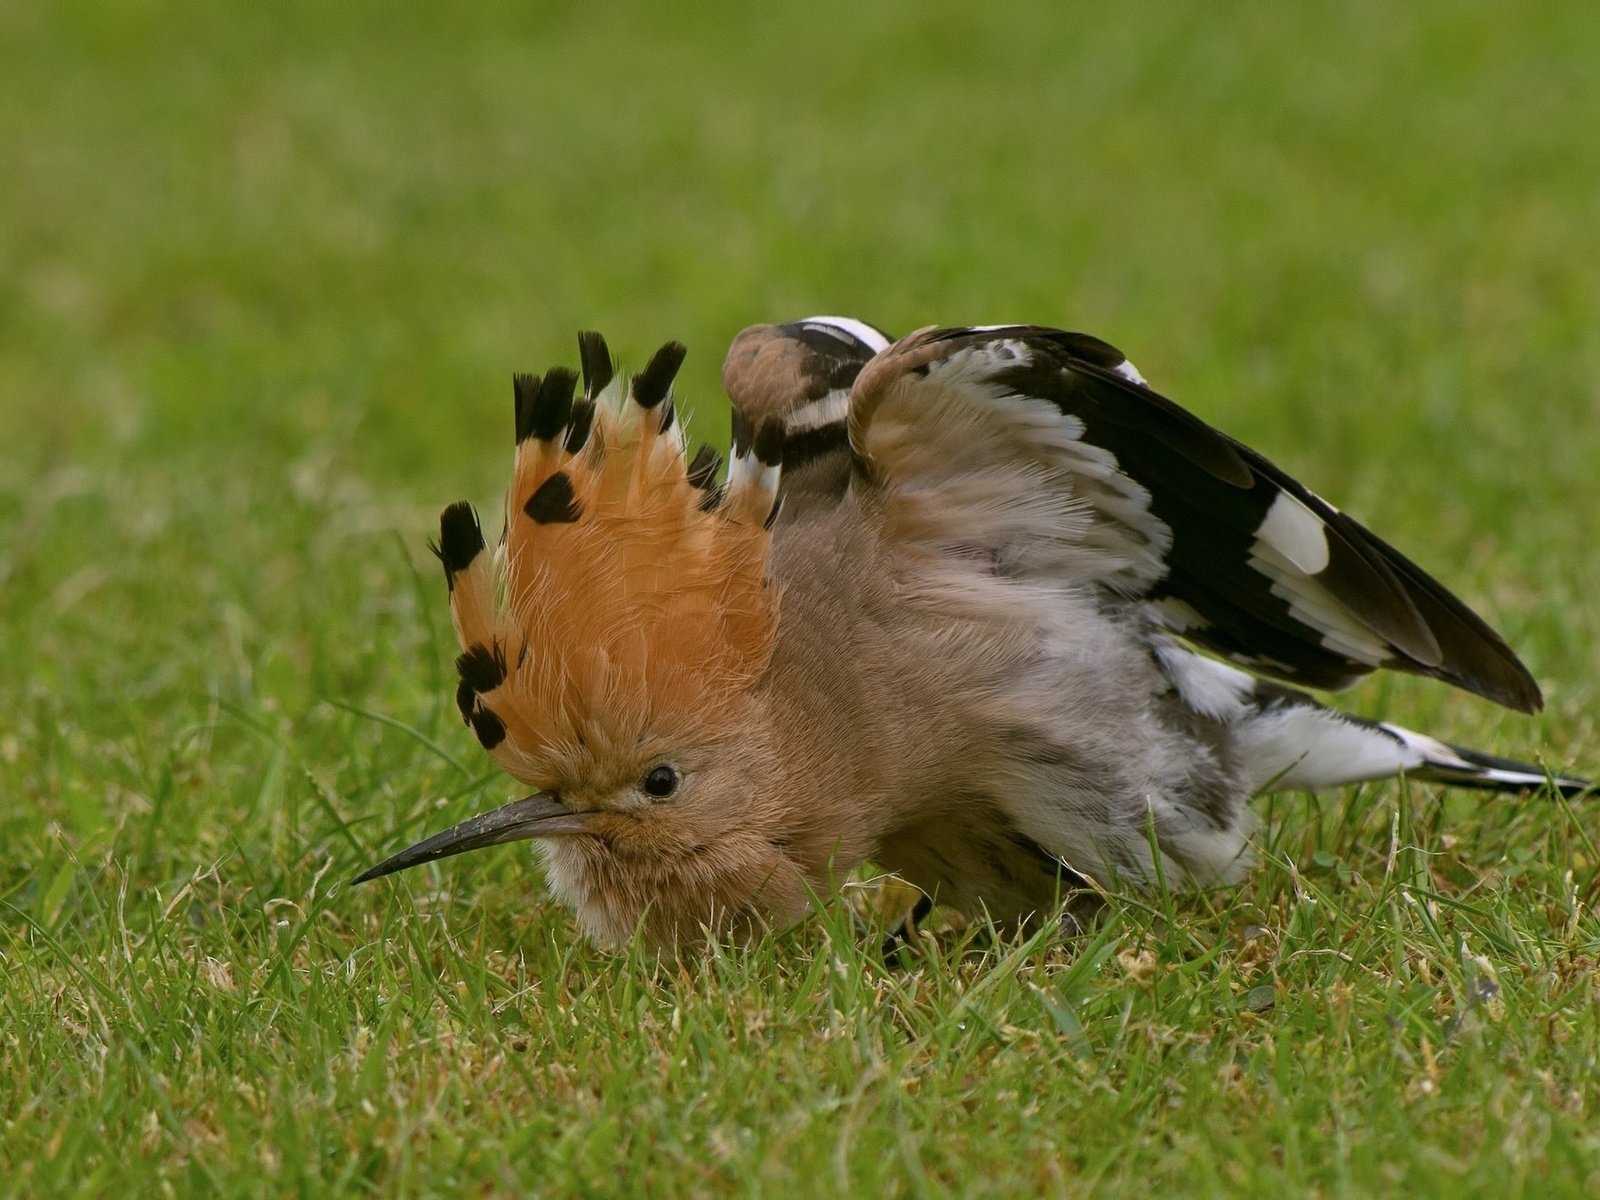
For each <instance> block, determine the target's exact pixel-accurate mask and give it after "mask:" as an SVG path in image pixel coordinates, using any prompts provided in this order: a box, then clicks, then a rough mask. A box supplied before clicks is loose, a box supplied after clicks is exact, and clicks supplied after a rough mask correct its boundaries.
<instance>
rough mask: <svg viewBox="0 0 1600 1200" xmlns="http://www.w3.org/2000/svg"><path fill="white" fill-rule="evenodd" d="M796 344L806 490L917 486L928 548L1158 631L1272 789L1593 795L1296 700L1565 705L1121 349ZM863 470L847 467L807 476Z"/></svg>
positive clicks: (1397, 558) (1422, 577)
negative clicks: (1382, 786)
mask: <svg viewBox="0 0 1600 1200" xmlns="http://www.w3.org/2000/svg"><path fill="white" fill-rule="evenodd" d="M775 332H776V333H777V334H778V335H780V336H782V337H785V338H787V339H789V340H790V341H792V342H794V343H796V344H798V345H801V346H803V347H804V348H805V350H806V356H805V358H804V360H803V372H804V376H805V379H804V382H805V385H806V386H805V387H804V389H803V395H804V397H805V400H804V402H803V403H800V404H797V405H795V407H793V408H792V409H791V410H790V411H789V413H788V414H787V434H788V436H787V442H786V445H785V448H784V462H785V466H786V468H795V469H796V470H795V471H794V472H793V478H794V480H795V482H794V483H793V484H792V485H789V486H792V487H804V486H806V484H807V481H809V480H813V479H814V480H816V481H818V482H817V483H816V484H815V486H818V487H821V488H826V489H830V490H837V489H844V488H848V487H850V486H852V485H853V484H854V485H860V484H861V483H862V482H863V481H866V480H871V479H873V478H875V477H880V478H881V477H883V476H890V477H894V478H897V479H901V480H906V479H909V480H912V481H913V482H914V486H912V487H910V488H908V489H906V490H907V491H908V492H914V493H915V498H916V503H917V504H918V505H920V506H921V509H922V511H923V512H924V513H925V514H926V520H925V521H923V522H922V523H921V525H920V533H918V534H915V535H914V536H921V537H923V539H924V541H925V544H924V545H923V546H922V549H923V550H924V551H926V552H927V553H930V554H934V555H938V554H948V555H953V556H970V555H971V554H973V553H974V551H975V549H976V550H977V551H979V552H981V553H983V554H985V555H988V556H991V557H992V561H993V563H994V569H995V572H996V574H999V575H1004V576H1006V577H1008V578H1009V580H1010V581H1011V582H1013V583H1016V584H1023V585H1026V584H1027V583H1028V582H1030V580H1038V581H1048V582H1049V583H1050V584H1052V585H1059V584H1060V583H1061V582H1062V581H1063V580H1066V581H1069V582H1070V583H1073V584H1075V585H1076V586H1079V587H1082V588H1087V589H1091V590H1092V591H1093V592H1095V593H1097V594H1098V595H1099V596H1100V597H1101V598H1102V600H1103V602H1104V605H1105V608H1106V610H1107V611H1108V612H1121V613H1122V614H1123V616H1122V618H1121V619H1122V620H1123V621H1125V622H1127V623H1128V627H1129V629H1130V632H1137V631H1141V630H1142V633H1141V634H1139V635H1140V636H1143V637H1144V638H1145V639H1146V641H1147V644H1148V645H1149V646H1150V648H1151V652H1152V654H1153V656H1154V658H1155V660H1156V663H1157V665H1158V667H1159V670H1160V672H1161V674H1162V675H1163V676H1164V678H1165V679H1166V681H1167V682H1168V684H1169V685H1170V688H1171V691H1172V693H1173V694H1174V695H1175V696H1176V697H1177V699H1179V700H1180V701H1181V703H1182V704H1183V705H1184V706H1185V707H1186V708H1187V709H1188V710H1189V711H1190V712H1191V713H1192V714H1193V715H1194V716H1195V717H1196V718H1197V719H1199V720H1200V721H1203V722H1212V723H1215V724H1216V725H1218V726H1220V727H1224V728H1225V729H1226V730H1227V733H1228V735H1229V736H1228V739H1227V740H1228V741H1229V742H1230V743H1231V749H1232V752H1233V754H1234V755H1236V756H1237V760H1238V761H1239V762H1240V764H1241V768H1242V771H1243V774H1244V775H1245V777H1246V782H1247V783H1248V786H1249V789H1250V790H1251V791H1252V792H1260V791H1264V790H1281V789H1317V788H1324V787H1335V786H1340V785H1344V784H1350V783H1356V782H1360V781H1364V780H1371V779H1379V778H1386V777H1389V776H1394V775H1398V774H1405V775H1408V776H1410V777H1411V778H1415V779H1422V780H1427V781H1430V782H1436V783H1441V784H1447V785H1450V786H1456V787H1472V788H1481V789H1488V790H1495V791H1525V790H1537V789H1541V788H1546V787H1549V788H1551V789H1553V790H1555V791H1557V792H1559V793H1561V794H1563V795H1566V796H1576V795H1579V794H1581V793H1583V792H1585V791H1587V790H1589V789H1590V788H1591V787H1592V785H1591V784H1590V783H1589V782H1588V781H1587V780H1584V779H1579V778H1573V777H1567V776H1559V775H1551V774H1550V773H1548V772H1546V771H1544V770H1542V769H1540V768H1539V767H1537V766H1533V765H1530V764H1527V763H1521V762H1515V761H1512V760H1508V759H1501V758H1498V757H1495V756H1492V755H1487V754H1483V753H1480V752H1478V751H1474V750H1467V749H1463V748H1461V747H1457V746H1453V745H1450V744H1447V743H1445V742H1443V741H1440V740H1438V739H1436V738H1433V737H1430V736H1428V735H1425V734H1421V733H1416V732H1413V731H1411V730H1408V729H1403V728H1400V727H1399V726H1395V725H1390V724H1387V723H1383V722H1374V721H1367V720H1363V719H1360V718H1357V717H1354V716H1350V715H1348V714H1344V713H1341V712H1338V711H1335V710H1333V709H1330V708H1328V707H1326V706H1325V705H1323V704H1321V703H1319V702H1318V701H1317V700H1315V699H1313V698H1312V697H1311V696H1309V695H1307V694H1306V693H1305V692H1303V691H1299V690H1297V689H1296V688H1291V687H1285V686H1283V684H1282V683H1279V682H1274V681H1279V680H1281V681H1284V682H1287V683H1290V684H1297V685H1300V686H1302V687H1312V688H1318V689H1339V688H1343V687H1346V686H1348V685H1350V684H1351V683H1353V682H1355V681H1356V680H1358V679H1360V678H1362V677H1363V676H1365V675H1366V674H1368V673H1370V672H1371V671H1374V670H1376V669H1380V668H1390V669H1395V670H1400V671H1406V672H1410V673H1413V674H1418V675H1424V676H1429V677H1432V678H1436V679H1441V680H1443V681H1445V682H1447V683H1450V684H1453V685H1454V686H1457V687H1460V688H1463V689H1465V690H1468V691H1471V692H1475V693H1477V694H1478V695H1480V696H1483V697H1485V698H1487V699H1490V700H1493V701H1495V702H1496V703H1499V704H1502V705H1505V706H1507V707H1509V708H1513V709H1517V710H1520V711H1523V712H1533V711H1537V710H1538V709H1539V708H1540V707H1541V706H1542V703H1543V700H1542V697H1541V695H1540V692H1539V688H1538V686H1537V684H1536V683H1535V682H1534V680H1533V677H1532V676H1531V675H1530V674H1529V672H1528V670H1527V668H1526V667H1524V666H1523V664H1522V663H1521V662H1520V661H1519V660H1518V658H1517V657H1516V655H1515V654H1514V653H1513V652H1512V651H1511V649H1510V648H1509V647H1508V646H1507V645H1506V643H1505V642H1504V640H1502V639H1501V637H1500V636H1499V635H1498V634H1496V633H1495V632H1494V631H1493V630H1492V629H1491V628H1490V627H1489V626H1488V625H1487V624H1486V623H1485V622H1484V621H1483V620H1482V619H1481V618H1479V617H1478V616H1477V615H1476V614H1475V613H1473V612H1472V611H1471V610H1470V609H1468V608H1467V607H1466V605H1465V604H1463V603H1462V602H1461V601H1460V600H1458V599H1457V598H1456V597H1455V596H1453V595H1451V594H1450V592H1449V591H1448V590H1446V589H1445V588H1444V587H1443V586H1442V585H1441V584H1440V583H1438V582H1437V581H1436V580H1434V579H1433V578H1431V577H1430V576H1429V575H1428V574H1427V573H1426V572H1424V571H1423V570H1422V569H1421V568H1420V567H1418V566H1416V565H1415V564H1414V563H1412V562H1411V561H1410V560H1409V559H1407V558H1405V557H1404V556H1403V555H1401V554H1400V553H1399V552H1398V551H1397V550H1395V549H1394V548H1393V547H1391V546H1389V545H1388V544H1387V543H1386V542H1384V541H1383V540H1381V539H1380V538H1378V537H1377V536H1376V535H1375V534H1373V533H1372V532H1371V531H1370V530H1368V529H1366V528H1365V527H1364V526H1363V525H1361V524H1360V523H1358V522H1357V521H1355V520H1354V519H1352V518H1350V517H1349V516H1347V515H1345V514H1344V513H1341V512H1340V511H1339V510H1338V509H1336V508H1334V507H1333V506H1332V505H1331V504H1329V503H1327V502H1326V501H1325V500H1323V499H1322V498H1321V497H1319V496H1317V495H1315V494H1314V493H1313V492H1311V491H1310V490H1309V489H1307V488H1306V487H1304V486H1303V485H1301V484H1300V483H1299V482H1297V481H1296V480H1294V479H1293V478H1291V477H1290V476H1289V475H1287V474H1286V473H1285V472H1284V471H1282V470H1281V469H1279V468H1278V467H1276V466H1275V465H1274V464H1272V463H1271V462H1269V461H1268V460H1267V459H1265V458H1264V457H1262V456H1261V455H1259V454H1257V453H1256V452H1255V451H1253V450H1251V449H1249V448H1248V447H1246V446H1244V445H1242V444H1240V443H1239V442H1237V441H1235V440H1233V439H1232V438H1229V437H1228V436H1227V435H1225V434H1223V433H1220V432H1218V431H1217V430H1215V429H1212V428H1211V427H1209V426H1208V425H1206V424H1205V423H1204V422H1202V421H1201V420H1199V419H1198V418H1197V417H1195V416H1193V415H1191V414H1190V413H1188V412H1186V411H1185V410H1183V409H1182V408H1180V407H1178V406H1177V405H1176V404H1174V403H1172V402H1171V401H1170V400H1167V399H1166V398H1165V397H1163V396H1161V395H1160V394H1159V393H1157V392H1155V391H1154V390H1153V389H1151V388H1150V386H1149V385H1148V383H1147V382H1146V381H1145V379H1144V377H1143V376H1142V375H1141V374H1140V373H1139V372H1138V370H1137V369H1135V368H1134V366H1133V364H1132V363H1130V362H1129V361H1128V360H1127V358H1126V356H1124V355H1123V354H1122V353H1121V352H1120V351H1118V350H1117V349H1115V348H1114V347H1112V346H1110V345H1108V344H1107V343H1105V342H1103V341H1101V340H1099V339H1098V338H1094V337H1091V336H1088V335H1086V334H1078V333H1067V332H1063V331H1060V330H1055V329H1048V328H1043V327H1039V326H1030V325H998V326H987V327H965V328H947V329H928V330H923V331H921V332H919V333H917V334H913V335H911V336H910V337H908V338H905V339H902V340H901V341H899V342H895V343H893V345H892V346H891V339H890V338H889V337H888V336H887V335H886V334H884V333H883V332H882V331H881V330H878V329H875V328H873V327H872V326H870V325H866V324H865V323H863V322H860V321H855V320H853V319H849V318H840V317H814V318H809V319H806V320H803V321H798V322H794V323H792V324H789V325H783V326H778V327H776V329H775ZM886 351H887V352H886ZM733 399H734V402H735V404H736V405H737V404H738V403H740V401H741V397H740V396H739V395H737V394H735V395H734V396H733ZM846 458H848V460H849V464H850V469H849V471H848V472H844V471H843V470H842V469H841V470H829V469H827V468H826V467H823V468H819V469H817V470H815V471H808V472H802V471H801V470H800V468H809V467H811V466H812V465H813V464H815V463H818V462H819V461H821V462H824V463H826V462H827V461H828V460H830V459H831V460H836V461H837V462H839V463H842V462H843V461H844V460H845V459H846ZM952 463H957V464H961V465H960V467H959V468H957V469H952V468H951V466H950V464H952ZM913 524H915V523H913ZM1177 638H1181V639H1183V640H1184V641H1187V642H1191V643H1193V644H1195V645H1196V646H1199V647H1203V648H1204V649H1205V650H1207V651H1210V652H1211V653H1212V654H1216V655H1220V656H1221V657H1223V658H1225V659H1227V660H1228V662H1221V661H1218V660H1217V659H1216V658H1212V657H1209V656H1207V655H1204V654H1201V653H1197V652H1196V651H1195V650H1194V649H1191V648H1190V647H1188V646H1185V645H1183V644H1182V643H1181V642H1179V641H1178V640H1176V639H1177ZM1230 664H1234V665H1230ZM1240 668H1244V669H1240ZM1262 677H1266V678H1262Z"/></svg>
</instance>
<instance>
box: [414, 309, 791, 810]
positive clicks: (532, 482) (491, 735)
mask: <svg viewBox="0 0 1600 1200" xmlns="http://www.w3.org/2000/svg"><path fill="white" fill-rule="evenodd" d="M578 343H579V350H580V354H581V360H582V365H583V380H584V390H583V395H582V397H580V398H576V399H575V398H574V395H573V393H574V389H575V387H576V384H577V376H576V374H575V373H574V372H572V371H569V370H566V369H565V368H559V367H558V368H556V369H554V370H551V371H550V372H548V373H547V374H546V375H545V376H544V377H543V378H539V377H536V376H528V375H518V376H516V377H515V380H514V386H515V396H516V431H517V448H516V457H515V464H514V467H513V471H512V480H511V488H510V491H509V492H508V493H507V496H506V519H505V531H504V533H503V534H502V536H501V542H500V545H499V546H498V547H497V548H496V549H495V551H494V552H493V553H492V554H491V553H489V552H488V551H487V549H486V547H485V545H484V539H483V533H482V531H481V528H480V526H479V524H478V517H477V514H476V513H475V512H474V511H473V509H472V507H471V506H470V505H469V504H466V503H464V502H463V503H457V504H453V505H451V506H450V507H449V508H447V509H445V510H444V513H443V515H442V516H441V517H440V525H439V542H438V546H437V547H436V552H437V553H438V556H439V558H440V560H441V561H442V562H443V564H444V571H445V579H446V581H447V582H448V584H449V587H450V611H451V615H452V617H453V619H454V623H455V629H456V635H457V637H458V638H459V639H460V642H461V649H462V653H461V656H460V658H458V659H457V661H456V665H457V668H458V670H459V672H460V676H461V683H460V686H459V688H458V690H457V693H456V700H457V704H458V705H459V707H460V709H461V715H462V717H463V719H464V720H465V721H466V722H467V724H469V725H470V726H471V727H472V728H473V730H474V731H475V732H476V733H477V735H478V739H479V741H481V742H482V743H483V745H484V747H485V749H487V750H488V751H489V752H490V754H491V755H492V756H493V757H494V759H495V761H496V762H497V763H499V765H500V766H501V767H503V768H504V769H505V770H506V771H508V772H509V773H510V774H512V775H514V776H516V777H517V778H519V779H521V780H523V781H524V782H527V783H530V784H535V785H538V786H549V785H550V784H551V783H552V782H554V777H557V776H559V775H560V773H561V769H562V764H563V763H564V762H569V761H571V759H572V758H573V756H576V755H582V754H589V755H603V754H605V753H607V752H608V751H611V750H617V751H623V752H624V753H627V754H631V753H632V752H634V751H635V749H636V747H637V746H638V744H639V743H640V741H641V739H643V738H645V737H646V736H650V735H665V736H671V734H672V733H673V732H674V731H675V730H680V729H683V728H685V727H686V726H690V725H694V726H704V725H707V724H711V725H713V726H714V725H715V723H717V722H719V721H723V720H726V719H727V718H728V717H729V716H730V714H731V712H732V711H733V709H734V708H735V707H736V705H737V704H738V703H739V701H740V699H741V697H743V696H744V695H746V694H747V693H748V691H749V689H750V688H751V686H752V685H753V684H754V683H755V681H756V680H757V679H758V678H759V677H760V676H761V674H762V673H763V672H764V671H765V670H766V667H767V663H768V661H769V660H770V658H771V655H772V647H773V642H774V638H775V635H776V632H777V618H778V595H777V589H776V586H775V585H774V584H772V583H771V582H769V581H768V579H767V577H766V566H767V548H768V543H769V541H770V534H769V532H768V531H769V530H770V529H771V526H772V522H773V520H774V519H775V518H776V516H777V508H778V499H777V486H778V465H777V464H778V462H779V460H780V458H781V454H782V429H781V427H779V426H777V425H776V424H774V425H772V426H763V428H762V429H761V430H760V431H759V432H758V433H757V434H756V435H755V436H754V437H753V438H752V437H751V436H750V432H749V430H748V429H745V428H743V427H742V424H741V422H740V421H739V419H738V416H737V414H735V419H734V456H733V459H732V462H731V464H730V466H729V469H728V477H727V482H726V484H718V483H717V482H716V481H715V475H716V472H717V469H718V467H719V466H720V458H719V456H718V455H717V454H716V453H715V452H713V451H712V450H711V449H710V447H702V448H701V450H700V452H699V453H698V454H696V456H695V457H694V459H693V461H688V460H686V457H685V452H684V441H683V436H682V433H681V430H680V424H679V421H678V418H677V413H676V410H675V406H674V403H673V399H672V380H673V377H674V376H675V375H676V374H677V371H678V367H679V366H680V365H681V363H682V362H683V356H684V348H683V346H682V345H680V344H678V343H676V342H669V343H667V344H666V345H665V346H663V347H661V349H660V350H658V351H657V352H656V354H655V356H654V357H653V358H652V359H651V360H650V363H649V365H648V366H646V367H645V369H644V370H643V371H641V372H640V373H639V374H638V375H635V376H634V377H633V378H632V379H631V380H628V381H624V380H623V379H622V378H621V377H620V376H617V375H616V374H615V371H614V369H613V366H612V363H611V358H610V354H609V351H608V350H607V348H606V344H605V341H604V340H603V339H602V338H601V337H600V336H599V335H598V334H594V333H585V334H581V335H579V339H578Z"/></svg>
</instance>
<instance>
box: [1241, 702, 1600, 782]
mask: <svg viewBox="0 0 1600 1200" xmlns="http://www.w3.org/2000/svg"><path fill="white" fill-rule="evenodd" d="M1273 691H1274V692H1275V693H1276V694H1272V695H1270V696H1267V697H1262V698H1261V699H1260V700H1259V701H1258V707H1257V708H1256V709H1255V711H1254V712H1251V713H1250V714H1249V715H1247V716H1245V717H1244V718H1243V719H1242V720H1241V721H1240V722H1239V724H1238V726H1237V741H1236V743H1235V744H1236V747H1237V749H1238V751H1239V753H1240V761H1241V762H1242V763H1244V764H1245V766H1246V770H1247V771H1248V773H1249V775H1250V777H1251V781H1252V783H1253V784H1254V786H1255V790H1257V791H1287V790H1295V789H1304V790H1308V791H1314V790H1316V789H1319V788H1326V787H1340V786H1343V785H1345V784H1351V783H1361V782H1364V781H1366V780H1370V779H1386V778H1388V777H1390V776H1392V775H1402V774H1403V775H1406V776H1409V777H1410V778H1412V779H1421V780H1426V781H1427V782H1429V783H1440V784H1445V785H1447V786H1449V787H1470V788H1480V789H1483V790H1485V791H1492V792H1532V791H1540V790H1543V789H1545V788H1549V789H1551V790H1552V791H1555V792H1557V793H1559V794H1560V795H1562V796H1566V797H1568V798H1573V797H1577V796H1580V795H1583V794H1584V793H1586V792H1590V791H1593V790H1594V788H1595V785H1594V784H1593V783H1592V782H1591V781H1589V780H1587V779H1582V778H1579V777H1577V776H1573V775H1556V774H1553V773H1551V772H1550V771H1547V770H1545V769H1544V768H1543V767H1540V766H1536V765H1534V764H1533V763H1525V762H1518V761H1516V760H1515V759H1510V758H1500V757H1498V756H1496V755H1493V754H1485V753H1483V752H1482V751H1480V750H1469V749H1466V748H1465V747H1462V746H1453V745H1451V744H1450V743H1448V742H1442V741H1440V740H1439V739H1438V738H1435V737H1430V736H1429V735H1427V734H1425V733H1417V732H1416V731H1415V730H1412V729H1406V728H1404V727H1402V726H1399V725H1391V724H1389V723H1388V722H1387V721H1368V720H1365V719H1363V718H1361V717H1354V716H1351V715H1350V714H1349V713H1342V712H1338V711H1337V710H1335V709H1331V708H1326V707H1324V706H1323V705H1321V704H1318V703H1317V702H1316V701H1315V700H1313V699H1312V698H1311V697H1309V696H1305V695H1302V694H1300V693H1297V692H1290V691H1288V690H1287V689H1284V690H1281V691H1280V690H1278V689H1273Z"/></svg>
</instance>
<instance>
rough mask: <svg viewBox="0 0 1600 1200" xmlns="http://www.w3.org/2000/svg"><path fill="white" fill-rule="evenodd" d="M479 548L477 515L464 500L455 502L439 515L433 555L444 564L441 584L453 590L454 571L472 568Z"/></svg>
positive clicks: (481, 541) (481, 539) (480, 547)
mask: <svg viewBox="0 0 1600 1200" xmlns="http://www.w3.org/2000/svg"><path fill="white" fill-rule="evenodd" d="M482 549H483V528H482V527H481V526H480V525H479V524H478V514H477V512H476V510H474V509H473V507H472V505H470V504H468V503H467V502H466V501H465V500H457V501H456V502H455V503H454V504H452V505H450V506H449V507H448V508H446V509H445V510H444V512H442V513H440V514H439V541H438V542H437V544H435V546H434V547H433V552H434V553H435V554H436V555H438V556H439V561H440V562H441V563H443V564H444V578H445V582H446V583H447V584H449V585H450V587H451V588H454V587H455V577H456V572H457V571H464V570H466V569H467V568H468V567H469V566H471V565H472V560H473V559H475V558H477V557H478V554H479V552H480V551H481V550H482Z"/></svg>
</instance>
